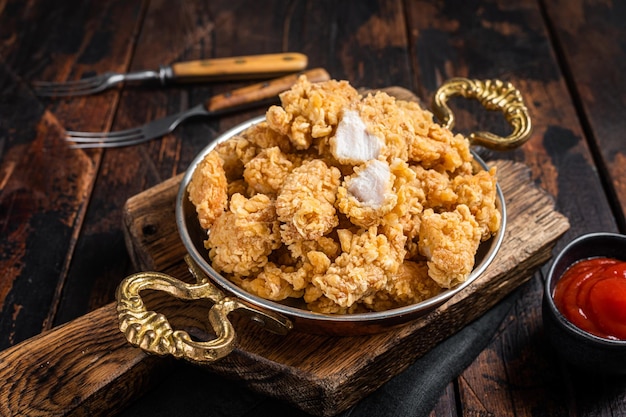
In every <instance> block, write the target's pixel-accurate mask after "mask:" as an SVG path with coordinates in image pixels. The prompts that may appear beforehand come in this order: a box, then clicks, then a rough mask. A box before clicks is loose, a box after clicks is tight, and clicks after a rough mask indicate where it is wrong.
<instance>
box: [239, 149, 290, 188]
mask: <svg viewBox="0 0 626 417" xmlns="http://www.w3.org/2000/svg"><path fill="white" fill-rule="evenodd" d="M293 167H294V164H293V162H291V161H290V160H289V158H288V157H287V155H285V154H284V153H282V152H281V151H280V148H279V147H278V146H274V147H271V148H266V149H263V150H262V151H261V152H259V154H258V155H257V156H255V157H254V158H252V159H251V160H250V161H249V162H247V163H246V164H245V166H244V171H243V178H244V179H245V181H246V183H247V184H248V186H249V187H250V188H251V189H252V191H253V192H254V193H262V194H272V195H276V194H277V193H278V190H279V189H280V188H281V187H282V185H283V182H285V178H286V177H287V175H288V174H289V173H290V172H291V170H292V169H293Z"/></svg>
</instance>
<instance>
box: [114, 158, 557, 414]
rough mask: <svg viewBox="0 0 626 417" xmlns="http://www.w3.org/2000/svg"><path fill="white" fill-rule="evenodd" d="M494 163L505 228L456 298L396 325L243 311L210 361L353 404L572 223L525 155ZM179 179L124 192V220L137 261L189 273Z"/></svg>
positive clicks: (313, 406)
mask: <svg viewBox="0 0 626 417" xmlns="http://www.w3.org/2000/svg"><path fill="white" fill-rule="evenodd" d="M490 165H495V166H497V168H498V180H499V184H500V186H501V188H502V191H503V194H504V198H505V201H506V208H507V213H508V217H507V228H506V233H505V238H504V241H503V244H502V246H501V249H500V251H499V252H498V255H497V256H496V258H495V260H494V261H493V263H492V265H491V266H490V267H489V268H488V269H487V270H486V271H485V273H484V274H483V275H482V276H481V277H479V278H478V279H477V280H476V281H475V282H474V283H472V284H471V285H470V286H468V287H467V288H466V289H465V290H463V291H462V292H460V293H459V294H457V295H456V296H455V297H454V298H453V299H451V300H449V301H448V302H447V303H446V304H444V305H443V306H441V307H440V308H438V309H437V310H435V311H433V312H432V313H431V314H429V315H427V316H425V317H423V318H420V319H418V320H415V321H413V322H411V323H409V324H406V325H404V326H402V327H398V328H394V329H392V330H389V331H387V332H385V333H380V334H375V335H368V336H358V337H333V336H320V335H313V334H305V333H300V332H297V331H292V332H291V333H290V334H288V335H286V336H278V335H274V334H270V333H268V332H265V331H264V330H262V329H260V328H259V327H258V326H256V325H255V324H254V323H252V322H249V321H243V320H239V321H238V322H237V325H236V331H237V337H238V347H237V348H236V349H235V351H234V352H232V353H231V354H230V355H229V356H227V357H226V358H224V359H222V360H220V361H218V362H215V363H213V364H211V365H208V366H206V368H207V369H208V370H210V371H212V372H215V373H217V374H220V375H224V376H226V377H229V378H235V379H238V380H241V381H244V382H245V383H246V384H247V385H248V386H249V387H250V388H252V389H254V390H256V391H258V392H261V393H264V394H267V395H269V396H272V397H275V398H280V399H283V400H286V401H288V402H290V403H292V404H293V405H294V406H296V407H299V408H300V409H302V410H304V411H307V412H309V413H312V414H316V415H321V416H330V415H334V414H337V413H339V412H341V411H343V410H345V409H347V408H348V407H350V406H352V405H354V404H355V403H356V402H358V401H359V400H360V399H362V398H363V397H365V396H366V395H368V394H369V393H371V392H372V391H374V390H375V389H377V388H378V387H380V386H381V385H382V384H384V383H385V382H386V381H388V380H389V379H390V378H392V377H393V376H395V375H397V374H398V373H399V372H401V371H402V370H404V369H406V368H407V367H408V366H409V365H410V364H411V363H413V362H414V361H415V360H416V359H418V358H419V357H421V356H423V355H424V354H425V353H426V352H428V351H429V350H430V349H431V348H433V347H434V346H435V345H436V344H438V343H439V342H441V341H442V340H444V339H446V338H447V337H449V336H451V335H452V334H454V333H456V332H457V331H458V330H460V329H461V328H463V327H464V326H465V325H467V324H468V323H470V322H471V321H473V320H474V319H476V318H477V317H479V316H480V315H482V314H483V313H484V312H485V311H487V310H488V309H489V308H490V307H492V306H493V305H494V304H495V303H497V302H498V301H499V300H501V299H502V298H503V297H505V296H506V295H507V294H508V293H510V292H511V291H512V290H514V289H515V288H517V287H518V286H519V285H520V284H522V283H524V282H526V281H527V280H528V279H530V278H531V276H532V274H533V272H534V271H535V270H536V269H537V268H538V267H539V266H541V265H542V264H544V263H545V262H546V261H547V260H548V259H549V258H550V257H551V252H552V249H553V247H554V244H555V243H556V240H557V239H558V238H559V237H560V236H561V235H562V234H563V233H565V232H566V231H567V229H568V228H569V223H568V221H567V219H566V218H565V217H564V216H563V215H561V214H559V213H558V212H556V211H555V210H554V203H553V200H552V198H551V197H550V196H549V195H547V194H546V193H545V192H544V191H543V190H541V189H540V188H538V187H537V186H536V185H535V184H534V183H533V181H532V180H531V177H530V172H529V170H528V168H527V167H526V166H525V165H523V164H519V163H514V162H511V161H494V162H492V163H491V164H490ZM181 179H182V176H180V175H179V176H177V177H174V178H172V179H170V180H168V181H166V182H164V183H162V184H160V185H157V186H155V187H153V188H151V189H149V190H147V191H144V192H143V193H141V194H139V195H137V196H135V197H133V198H131V199H129V200H128V202H127V204H126V206H125V212H124V222H125V232H126V242H127V246H128V249H129V252H130V253H131V257H132V259H133V262H134V263H135V265H136V267H137V269H138V270H156V271H164V272H167V273H170V274H172V275H175V276H177V277H178V278H180V279H183V280H188V279H189V278H188V275H189V274H188V273H187V272H186V266H185V265H184V262H183V257H184V255H185V249H184V247H183V245H182V242H181V241H180V239H179V237H178V232H177V229H176V223H175V199H176V194H177V192H178V188H179V184H180V181H181ZM185 277H187V278H185ZM181 314H183V315H184V314H185V313H184V312H182V313H181ZM195 320H197V318H196V319H195Z"/></svg>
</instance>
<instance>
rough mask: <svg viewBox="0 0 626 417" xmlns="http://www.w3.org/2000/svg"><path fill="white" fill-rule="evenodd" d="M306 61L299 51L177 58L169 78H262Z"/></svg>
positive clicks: (299, 68) (299, 67) (296, 68)
mask: <svg viewBox="0 0 626 417" xmlns="http://www.w3.org/2000/svg"><path fill="white" fill-rule="evenodd" d="M307 63H308V60H307V56H306V55H304V54H300V53H280V54H261V55H247V56H239V57H230V58H214V59H203V60H199V61H187V62H177V63H174V64H172V65H171V66H170V70H171V74H170V77H169V78H170V79H171V80H173V81H198V80H201V79H202V80H233V79H243V78H263V77H268V76H270V77H271V76H272V75H274V76H276V75H280V74H287V73H290V72H296V71H302V70H304V69H305V68H306V66H307Z"/></svg>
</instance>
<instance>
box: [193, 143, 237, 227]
mask: <svg viewBox="0 0 626 417" xmlns="http://www.w3.org/2000/svg"><path fill="white" fill-rule="evenodd" d="M187 192H188V193H189V200H190V201H191V202H192V203H193V205H194V206H195V207H196V212H197V213H198V220H199V221H200V226H202V228H203V229H208V228H210V227H211V225H212V224H213V222H214V221H215V219H216V218H218V217H219V216H220V215H221V214H222V213H223V212H224V210H225V209H226V207H227V205H228V183H227V179H226V173H225V172H224V167H223V162H222V159H221V158H220V157H219V155H218V154H217V153H215V152H210V153H208V154H207V156H205V157H204V159H203V160H202V161H201V162H200V163H199V164H198V166H197V167H196V168H195V169H194V171H193V174H192V176H191V181H190V182H189V185H188V186H187Z"/></svg>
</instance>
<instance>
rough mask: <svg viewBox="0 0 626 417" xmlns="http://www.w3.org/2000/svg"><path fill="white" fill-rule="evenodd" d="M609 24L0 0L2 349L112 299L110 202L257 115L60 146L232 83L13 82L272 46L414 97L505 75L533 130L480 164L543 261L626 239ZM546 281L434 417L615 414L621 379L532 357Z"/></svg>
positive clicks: (558, 17) (615, 56) (367, 8)
mask: <svg viewBox="0 0 626 417" xmlns="http://www.w3.org/2000/svg"><path fill="white" fill-rule="evenodd" d="M625 20H626V3H625V2H621V1H618V0H613V1H611V0H607V1H603V2H600V1H591V0H576V1H565V0H560V1H559V0H522V1H516V2H512V1H507V0H480V1H479V0H477V1H465V0H447V1H434V0H430V1H427V0H426V1H421V0H418V1H408V0H407V1H400V0H379V1H336V0H335V1H289V2H285V1H266V2H261V1H241V0H229V1H222V0H216V1H212V2H191V1H185V2H184V1H168V2H158V1H149V0H145V1H138V0H137V1H126V0H113V1H107V2H97V1H93V2H88V1H78V0H72V1H63V2H50V1H42V0H40V1H30V2H24V1H20V0H7V1H3V2H0V226H1V234H0V250H1V255H0V257H1V259H0V309H1V313H0V350H4V349H7V348H9V347H11V346H14V345H16V344H19V343H21V342H23V341H25V340H26V339H28V338H31V337H33V336H35V335H37V334H40V333H41V332H43V331H46V330H49V329H52V328H54V327H56V326H58V325H61V324H63V323H66V322H69V321H72V320H74V319H76V318H78V317H80V316H82V315H84V314H86V313H88V312H90V311H93V310H95V309H97V308H99V307H101V306H103V305H106V304H108V303H110V302H111V301H113V299H114V292H115V289H116V287H117V285H118V284H119V282H120V280H121V279H122V278H123V277H125V276H126V275H128V274H129V273H131V272H134V267H133V265H132V264H131V262H130V258H129V255H128V253H127V251H126V247H125V244H124V234H123V231H122V212H121V209H122V207H123V205H124V203H125V202H126V200H127V199H128V198H130V197H131V196H134V195H136V194H137V193H139V192H141V191H142V190H145V189H148V188H150V187H152V186H154V185H156V184H159V183H161V182H162V181H164V180H166V179H168V178H171V177H173V176H175V175H176V174H178V173H181V172H183V171H184V170H185V169H186V167H187V165H188V164H189V162H190V161H191V159H192V158H193V157H194V155H195V154H196V153H197V152H198V151H199V150H200V149H201V148H203V147H204V146H205V144H206V143H207V141H208V140H210V139H211V138H213V137H215V136H216V135H217V134H219V133H220V132H222V131H224V130H225V129H227V128H229V127H232V126H234V125H236V124H238V123H240V122H242V121H244V120H246V119H248V118H250V117H251V116H254V115H259V114H262V112H263V110H262V109H253V110H250V111H246V112H239V113H237V114H234V115H230V116H224V117H220V118H217V119H213V120H204V121H200V122H194V123H189V124H186V125H184V126H182V127H180V128H179V129H178V130H177V131H175V133H174V134H170V135H167V136H166V137H164V138H162V139H159V140H154V141H151V142H149V143H145V144H142V145H138V146H134V147H127V148H120V149H110V150H101V149H95V150H87V151H84V150H74V149H70V148H69V147H68V144H67V143H66V142H64V140H63V139H62V137H61V133H62V132H63V130H64V129H75V130H88V131H98V130H106V129H111V130H116V129H125V128H129V127H133V126H135V125H140V124H143V123H144V122H146V121H149V120H152V119H154V118H157V117H160V116H164V115H167V114H171V113H174V112H178V111H180V110H183V109H186V108H188V107H190V106H192V105H195V104H197V103H199V102H201V101H202V100H204V99H206V98H208V97H210V96H211V95H214V94H217V93H221V92H224V91H228V90H230V89H233V88H235V87H239V86H242V85H245V83H243V82H219V83H212V84H193V85H186V86H183V87H169V88H125V89H115V90H112V91H108V92H106V93H103V94H99V95H95V96H90V97H78V98H73V99H42V98H38V97H35V96H34V95H33V93H32V90H31V89H30V87H29V83H30V82H31V81H34V80H57V81H62V80H67V79H78V78H80V77H81V76H84V75H87V74H91V73H100V72H104V71H109V70H114V71H129V70H139V69H153V68H157V67H158V66H159V65H160V64H168V63H171V62H175V61H179V60H189V59H201V58H209V57H226V56H234V55H245V54H257V53H270V52H280V51H293V52H302V53H305V54H307V55H308V57H309V62H310V67H324V68H326V69H327V70H328V71H329V72H330V74H331V75H332V76H333V78H336V79H347V80H349V81H350V82H351V83H352V84H353V85H355V86H358V87H373V88H380V87H386V86H392V85H395V86H402V87H405V88H408V89H410V90H412V91H414V92H415V93H416V94H417V95H418V96H420V97H421V98H423V99H424V101H425V102H429V100H430V97H431V95H432V94H433V92H434V91H435V90H436V88H437V87H438V85H440V83H441V82H442V81H443V80H445V79H447V78H450V77H455V76H465V77H469V78H481V79H488V78H500V79H503V80H506V81H511V82H512V83H513V84H515V85H516V86H517V87H518V88H519V89H520V90H521V92H522V94H523V96H524V97H525V99H526V103H527V105H528V107H529V111H530V113H531V115H532V120H533V126H534V130H533V134H532V137H531V139H530V140H529V142H527V143H526V144H525V145H524V146H523V147H521V148H519V149H517V150H515V151H509V152H505V153H501V154H497V157H498V158H504V159H510V160H514V161H519V162H523V163H525V164H526V165H527V166H528V167H529V168H530V170H531V173H532V177H533V180H534V181H535V182H536V183H537V184H539V185H540V186H541V187H542V188H543V189H545V190H546V191H547V192H548V193H550V194H551V195H552V196H554V198H555V201H556V208H557V210H558V211H560V212H561V213H563V214H564V215H566V216H567V217H568V218H569V221H570V224H571V228H570V230H569V231H568V232H567V233H566V235H565V236H564V237H563V238H562V239H561V240H560V241H559V242H558V243H557V247H556V250H558V249H560V248H562V247H563V246H564V245H565V244H566V243H567V242H568V241H569V240H571V239H572V238H574V237H576V236H578V235H581V234H584V233H587V232H595V231H612V232H622V233H624V232H626V221H625V217H624V213H625V212H626V141H625V139H624V132H625V131H626V81H625V80H626V77H625V76H624V74H626V25H624V21H625ZM456 106H457V112H458V121H457V127H458V129H459V130H462V129H467V130H468V131H469V130H471V129H473V128H475V127H477V126H485V125H496V126H501V127H504V128H505V127H506V126H505V125H504V124H503V122H502V120H500V118H499V117H498V116H497V115H493V114H490V113H486V112H480V111H476V110H477V108H476V107H473V106H472V105H471V104H468V103H463V102H461V103H457V104H456ZM489 157H495V154H494V153H487V154H486V158H489ZM545 273H546V267H544V268H543V269H542V270H541V271H538V272H537V273H536V274H535V276H533V278H532V279H531V280H530V281H529V282H528V283H527V284H525V285H524V286H523V287H522V288H521V289H520V291H518V293H517V295H516V301H515V306H514V308H513V309H512V310H511V312H510V313H509V315H508V316H507V317H506V318H505V320H504V322H503V323H502V325H501V326H500V328H499V330H498V332H497V333H496V335H495V337H494V338H493V340H492V341H491V343H490V344H489V345H488V346H487V348H486V349H485V350H484V351H483V352H482V353H481V354H480V355H479V356H478V357H477V358H476V359H475V361H474V362H473V363H472V364H471V365H470V366H469V367H468V368H467V369H466V370H465V371H463V372H462V373H461V374H460V375H459V376H458V378H457V379H456V380H455V381H454V382H452V383H450V384H449V386H448V387H447V388H446V389H445V390H444V392H442V395H441V399H440V401H439V402H438V404H437V405H436V407H435V409H434V410H433V411H432V415H433V416H457V415H458V416H461V415H463V416H475V415H481V416H488V415H496V416H509V415H510V416H513V415H514V416H527V415H528V416H530V415H533V416H539V415H542V416H548V415H549V416H622V415H626V379H625V378H620V377H608V376H597V375H590V374H587V373H584V372H581V371H579V370H577V369H576V368H575V367H573V366H571V365H570V364H568V363H564V362H563V361H561V359H560V358H559V357H558V356H557V355H556V354H555V352H554V351H552V349H551V348H550V346H548V345H547V341H546V338H545V335H544V334H543V328H542V324H541V311H540V300H541V295H542V292H543V289H542V282H543V277H544V274H545ZM149 373H150V372H149V371H146V376H145V381H146V383H145V384H142V383H138V384H137V392H136V393H130V394H129V395H127V396H126V397H125V398H117V399H111V398H109V399H106V401H103V402H102V404H109V405H110V407H109V408H107V407H106V406H104V405H103V406H102V408H100V409H99V410H91V411H92V415H93V414H109V413H114V412H117V411H119V410H121V409H122V408H123V407H125V406H126V405H127V404H128V403H129V402H130V400H133V399H136V398H137V397H138V396H139V394H140V391H142V390H143V389H144V388H146V387H149V386H150V385H151V384H150V383H148V382H149V381H151V380H153V379H156V376H154V378H152V377H151V375H149ZM32 389H33V390H36V389H37V387H32ZM107 401H108V402H107ZM0 415H12V414H11V412H10V410H5V409H2V410H1V412H0Z"/></svg>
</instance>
